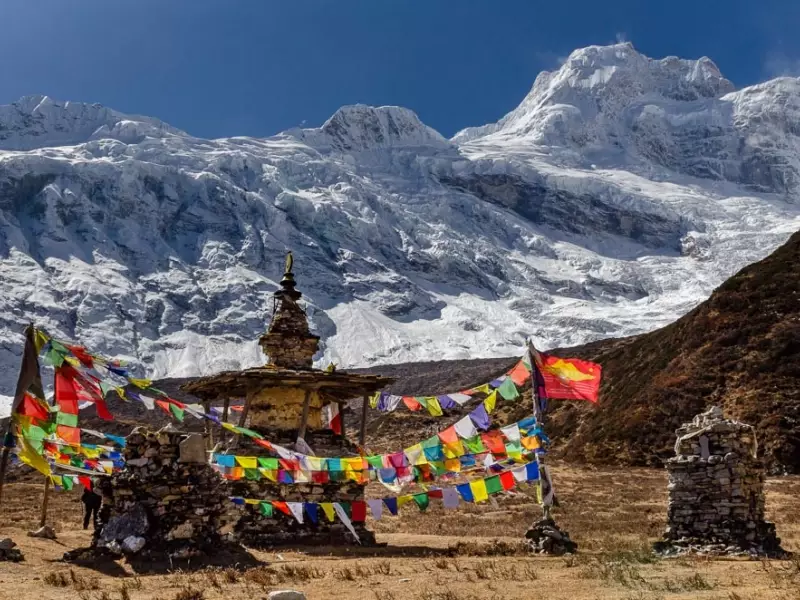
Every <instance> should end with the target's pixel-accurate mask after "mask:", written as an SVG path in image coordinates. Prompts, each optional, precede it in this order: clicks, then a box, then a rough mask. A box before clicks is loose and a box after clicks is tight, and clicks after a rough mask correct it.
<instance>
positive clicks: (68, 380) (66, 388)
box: [55, 364, 78, 415]
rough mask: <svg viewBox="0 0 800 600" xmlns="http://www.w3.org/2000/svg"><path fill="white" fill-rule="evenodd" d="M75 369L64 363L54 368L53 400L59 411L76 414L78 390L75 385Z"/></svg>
mask: <svg viewBox="0 0 800 600" xmlns="http://www.w3.org/2000/svg"><path fill="white" fill-rule="evenodd" d="M76 374H77V371H75V369H73V368H72V367H71V366H69V365H67V364H65V365H62V366H61V367H59V368H57V369H56V375H55V401H56V404H57V405H58V409H59V410H60V411H61V412H65V413H69V414H71V415H77V414H78V390H77V387H76V386H75V375H76Z"/></svg>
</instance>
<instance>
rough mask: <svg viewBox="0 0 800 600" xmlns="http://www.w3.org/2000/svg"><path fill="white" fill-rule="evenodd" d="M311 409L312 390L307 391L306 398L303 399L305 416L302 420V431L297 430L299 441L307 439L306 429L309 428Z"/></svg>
mask: <svg viewBox="0 0 800 600" xmlns="http://www.w3.org/2000/svg"><path fill="white" fill-rule="evenodd" d="M310 408H311V390H306V396H305V398H303V416H302V417H301V418H300V429H298V430H297V437H298V438H299V439H303V440H304V439H306V427H307V426H308V411H309V409H310Z"/></svg>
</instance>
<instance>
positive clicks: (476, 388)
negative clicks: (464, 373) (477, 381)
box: [471, 383, 492, 394]
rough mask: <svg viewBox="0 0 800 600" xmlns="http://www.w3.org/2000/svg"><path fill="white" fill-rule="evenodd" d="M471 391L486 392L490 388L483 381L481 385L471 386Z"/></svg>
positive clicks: (474, 392) (488, 391)
mask: <svg viewBox="0 0 800 600" xmlns="http://www.w3.org/2000/svg"><path fill="white" fill-rule="evenodd" d="M471 391H472V393H473V394H479V393H480V394H488V393H490V392H491V391H492V389H491V388H490V387H489V384H488V383H484V384H483V385H479V386H478V387H474V388H472V390H471Z"/></svg>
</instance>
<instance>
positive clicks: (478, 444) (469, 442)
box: [462, 435, 486, 454]
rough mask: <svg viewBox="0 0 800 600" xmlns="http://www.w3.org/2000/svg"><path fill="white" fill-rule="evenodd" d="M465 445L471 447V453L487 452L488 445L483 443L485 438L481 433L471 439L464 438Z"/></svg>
mask: <svg viewBox="0 0 800 600" xmlns="http://www.w3.org/2000/svg"><path fill="white" fill-rule="evenodd" d="M462 441H463V442H464V445H465V446H466V447H467V448H469V451H470V453H471V454H480V453H481V452H486V446H484V445H483V440H482V439H481V436H480V435H476V436H473V437H471V438H469V439H466V440H462Z"/></svg>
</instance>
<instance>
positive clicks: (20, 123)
mask: <svg viewBox="0 0 800 600" xmlns="http://www.w3.org/2000/svg"><path fill="white" fill-rule="evenodd" d="M167 135H183V136H185V135H186V134H185V133H184V132H182V131H180V130H178V129H175V128H174V127H171V126H169V125H167V124H166V123H164V122H162V121H159V120H158V119H153V118H151V117H140V116H136V115H125V114H123V113H119V112H116V111H113V110H111V109H109V108H106V107H105V106H102V105H101V104H86V103H83V102H60V101H58V100H54V99H52V98H50V97H49V96H41V95H36V96H24V97H23V98H20V99H19V100H18V101H17V102H14V103H12V104H6V105H3V106H0V150H34V149H36V148H47V147H52V146H71V145H75V144H81V143H84V142H87V141H90V140H94V139H116V140H119V141H121V142H124V143H126V144H132V143H138V142H140V141H142V140H143V139H145V138H146V137H165V136H167Z"/></svg>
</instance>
